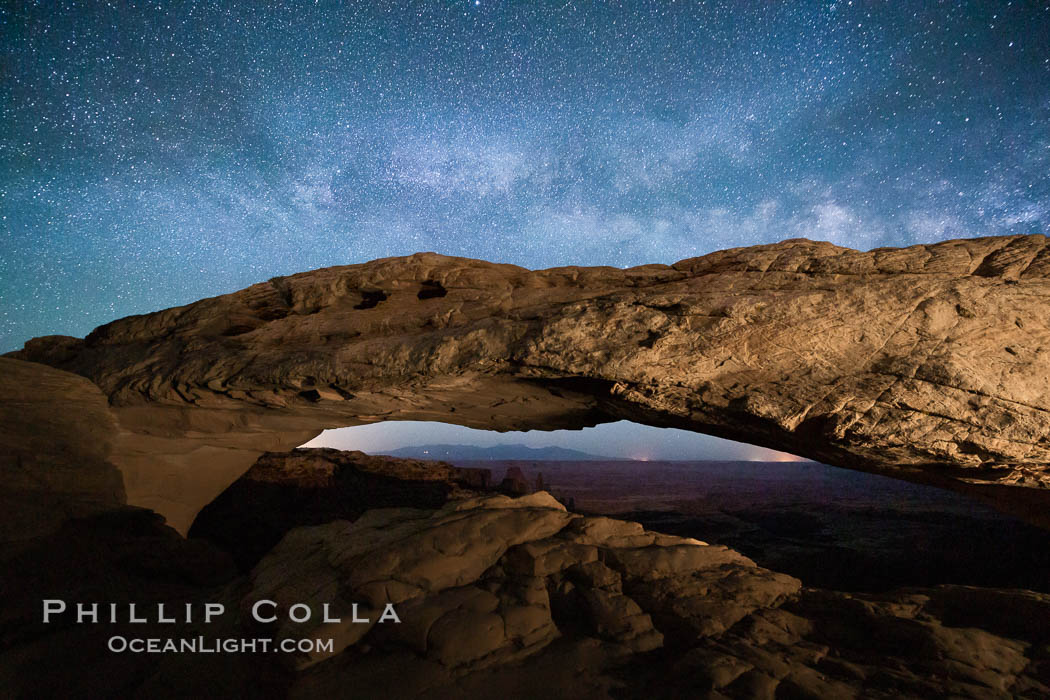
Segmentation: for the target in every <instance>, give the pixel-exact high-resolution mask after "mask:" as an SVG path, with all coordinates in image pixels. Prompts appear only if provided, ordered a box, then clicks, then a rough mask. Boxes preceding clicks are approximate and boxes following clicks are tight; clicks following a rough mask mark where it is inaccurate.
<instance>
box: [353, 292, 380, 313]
mask: <svg viewBox="0 0 1050 700" xmlns="http://www.w3.org/2000/svg"><path fill="white" fill-rule="evenodd" d="M386 299H387V296H386V292H384V291H382V290H375V291H364V290H362V292H361V303H359V304H357V305H356V306H354V308H355V309H374V308H375V307H377V306H379V304H380V303H381V302H384V301H386Z"/></svg>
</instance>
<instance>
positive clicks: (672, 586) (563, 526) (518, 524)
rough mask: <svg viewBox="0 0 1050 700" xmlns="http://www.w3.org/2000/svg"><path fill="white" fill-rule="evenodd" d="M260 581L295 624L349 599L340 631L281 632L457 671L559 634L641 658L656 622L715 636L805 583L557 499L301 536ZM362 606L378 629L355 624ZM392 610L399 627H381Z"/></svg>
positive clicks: (264, 593) (655, 642)
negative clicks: (292, 609) (586, 513)
mask: <svg viewBox="0 0 1050 700" xmlns="http://www.w3.org/2000/svg"><path fill="white" fill-rule="evenodd" d="M252 584H253V585H252V589H251V591H250V592H249V593H248V594H247V595H246V596H245V599H244V606H250V605H252V604H253V603H254V601H258V600H272V601H275V602H277V604H278V617H279V618H281V617H283V618H284V619H285V620H288V616H287V615H281V611H283V610H286V609H287V608H288V607H289V606H291V605H293V604H306V605H309V606H310V607H311V609H312V610H313V611H314V616H313V618H312V619H314V620H320V619H322V606H323V605H324V603H326V602H331V601H338V602H337V603H335V604H333V605H332V606H331V608H330V609H329V612H330V613H331V614H332V616H334V617H339V618H341V619H342V620H343V621H344V622H343V625H342V626H341V627H339V626H336V627H333V625H332V624H318V625H316V626H313V627H311V626H309V625H302V624H296V623H293V622H291V621H286V622H284V623H281V624H279V626H278V627H277V629H276V630H275V631H274V635H275V636H277V637H285V638H287V637H291V636H293V635H304V636H307V637H311V636H320V635H322V633H323V634H326V635H331V634H334V635H335V637H336V639H337V643H336V645H335V646H336V648H335V650H334V651H335V652H336V653H341V652H342V651H344V650H345V649H347V648H348V647H350V646H352V645H354V644H357V643H359V642H361V641H362V639H367V641H368V644H369V645H370V646H380V647H383V648H385V649H387V650H388V651H389V652H396V650H397V649H401V650H411V651H412V652H414V653H415V654H416V655H417V656H418V657H419V658H421V659H422V660H423V661H424V662H426V663H436V664H438V665H440V666H441V667H443V668H444V669H446V670H447V671H449V672H450V673H451V674H452V675H453V676H455V675H463V674H465V673H469V672H473V671H476V670H478V669H480V668H484V667H486V666H492V665H497V664H499V665H503V664H506V663H509V662H512V661H515V660H520V659H522V658H525V657H527V656H530V655H532V654H534V653H536V652H538V651H540V650H541V649H543V648H544V647H545V646H547V645H548V644H549V643H550V642H552V641H553V640H554V639H556V638H558V637H560V636H561V632H560V631H559V627H566V626H568V627H570V628H574V629H575V628H579V629H582V630H584V634H587V635H589V636H592V637H594V638H597V639H603V640H605V641H608V642H611V643H615V644H617V645H620V646H622V647H624V648H625V650H627V651H630V652H645V651H650V650H653V649H657V648H660V647H662V646H663V644H664V635H663V633H661V632H660V631H658V630H657V628H656V627H655V626H654V620H655V621H666V623H665V624H664V625H663V626H664V627H665V628H666V629H669V630H677V629H684V630H686V634H687V636H694V637H696V636H699V637H705V636H711V635H716V634H719V633H721V632H723V631H725V630H726V629H728V628H729V627H731V626H732V625H734V624H735V623H736V622H738V621H739V620H741V619H742V618H744V617H746V616H747V615H749V614H751V613H752V612H754V611H755V610H756V609H758V608H762V607H768V606H771V605H776V604H779V603H780V602H783V601H784V600H785V599H786V598H787V597H788V596H791V595H792V594H794V593H796V592H797V591H798V590H799V585H800V584H799V582H798V580H797V579H794V578H791V577H790V576H785V575H783V574H777V573H774V572H771V571H767V570H765V569H761V568H759V567H758V566H756V565H755V564H754V562H752V561H751V560H749V559H747V558H746V557H744V556H742V555H740V554H738V553H736V552H734V551H732V550H730V549H727V548H725V547H719V546H709V545H706V544H704V543H703V542H699V541H697V540H692V539H687V538H681V537H673V536H669V535H661V534H658V533H653V532H647V531H645V530H644V529H643V528H642V527H641V526H640V525H638V524H637V523H629V522H624V521H619V520H611V519H609V518H585V517H583V516H580V515H574V514H570V513H567V512H566V511H565V509H564V507H562V506H561V504H559V503H558V502H557V501H556V500H554V499H553V498H552V497H551V496H550V495H549V494H547V493H546V492H540V493H536V494H532V495H529V496H523V497H521V498H516V499H515V498H509V497H507V496H484V497H478V498H473V499H466V500H460V501H456V502H452V503H450V504H448V505H447V506H445V507H444V508H441V509H439V510H436V511H420V510H417V509H405V508H397V509H385V510H373V511H369V512H368V513H367V514H365V515H364V516H363V517H362V518H360V519H358V520H357V521H355V522H353V523H348V522H345V521H335V522H332V523H329V524H326V525H322V526H318V527H305V528H299V529H296V530H293V531H292V532H290V533H289V534H288V535H287V536H286V537H285V538H284V539H283V540H281V542H280V544H279V545H278V546H277V547H275V548H274V550H273V551H272V552H270V553H269V554H268V555H267V556H266V557H265V558H264V559H263V560H262V561H261V562H259V564H258V565H257V566H256V567H255V569H254V570H253V571H252ZM354 604H357V606H358V607H357V612H356V614H357V615H359V616H360V617H362V618H368V619H370V621H371V623H372V624H371V625H368V624H360V623H359V624H354V623H352V622H350V620H352V618H353V616H354V615H355V612H354V610H355V609H354V607H353V606H354ZM387 604H391V605H393V606H394V608H395V610H396V612H397V615H398V617H399V618H402V621H401V622H400V623H399V624H384V623H381V622H378V620H379V616H380V613H381V612H382V611H383V610H384V609H386V606H387ZM322 659H323V657H306V658H304V659H302V660H301V662H300V665H301V666H302V667H306V666H309V665H312V664H313V663H316V662H317V661H320V660H322Z"/></svg>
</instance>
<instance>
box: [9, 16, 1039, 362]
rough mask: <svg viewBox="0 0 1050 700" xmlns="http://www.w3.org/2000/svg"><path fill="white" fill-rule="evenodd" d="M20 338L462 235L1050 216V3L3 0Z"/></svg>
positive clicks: (579, 237)
mask: <svg viewBox="0 0 1050 700" xmlns="http://www.w3.org/2000/svg"><path fill="white" fill-rule="evenodd" d="M0 33H2V34H0V49H2V53H0V217H2V220H0V227H2V228H0V231H2V233H0V352H2V351H8V350H13V349H16V348H19V347H21V345H22V344H23V343H24V341H25V340H26V339H28V338H30V337H33V336H36V335H45V334H52V333H60V334H69V335H84V334H86V333H87V332H88V331H90V330H91V329H92V328H93V327H95V326H97V325H99V324H101V323H104V322H107V321H109V320H112V319H114V318H118V317H121V316H125V315H128V314H132V313H143V312H147V311H152V310H156V309H160V308H166V307H169V306H174V305H178V304H184V303H188V302H191V301H194V300H196V299H199V298H202V297H205V296H211V295H215V294H221V293H225V292H230V291H234V290H237V289H240V288H243V287H245V286H247V285H249V284H252V283H255V282H259V281H263V280H266V279H268V278H270V277H273V276H276V275H283V274H290V273H294V272H298V271H302V270H307V269H311V268H316V267H322V266H326V265H337V264H346V263H353V262H363V261H366V260H370V259H373V258H376V257H383V256H390V255H403V254H410V253H413V252H416V251H421V250H433V251H437V252H441V253H446V254H452V255H465V256H470V257H480V258H486V259H490V260H494V261H500V262H511V263H516V264H519V265H523V266H525V267H529V268H542V267H548V266H554V265H562V264H583V265H615V266H629V265H635V264H642V263H649V262H665V263H669V262H673V261H675V260H679V259H682V258H686V257H690V256H694V255H698V254H703V253H706V252H710V251H713V250H717V249H720V248H726V247H731V246H739V245H750V244H757V243H768V242H774V241H777V240H781V239H784V238H790V237H797V236H804V237H808V238H813V239H824V240H829V241H832V242H834V243H838V244H841V245H846V246H850V247H856V248H871V247H875V246H881V245H906V244H910V243H915V242H931V241H936V240H943V239H947V238H952V237H958V236H973V235H989V234H1004V233H1046V232H1047V223H1048V221H1050V175H1048V173H1050V2H1046V1H1044V2H991V1H988V0H983V1H980V2H953V3H948V2H932V1H930V2H927V1H923V2H909V1H907V0H894V2H873V1H868V0H853V1H852V2H850V1H849V0H843V1H839V2H803V1H794V2H774V1H766V2H758V1H756V2H741V1H737V0H726V1H725V2H715V1H711V2H671V1H666V2H646V1H642V0H639V1H636V2H577V1H575V0H558V1H557V2H542V1H541V0H530V1H523V2H503V1H499V0H468V1H455V2H450V1H444V2H438V1H431V2H369V3H363V2H336V1H335V0H317V1H316V2H312V1H309V2H281V3H265V2H262V1H261V0H259V1H255V0H253V1H251V2H242V1H238V0H223V1H221V2H193V1H189V2H169V1H166V0H157V1H155V2H125V1H121V2H104V1H103V0H84V1H83V2H67V1H64V0H46V1H42V2H27V1H25V0H21V1H19V0H14V1H12V2H5V3H3V4H2V5H0Z"/></svg>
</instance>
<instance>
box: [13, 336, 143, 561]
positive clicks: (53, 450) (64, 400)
mask: <svg viewBox="0 0 1050 700" xmlns="http://www.w3.org/2000/svg"><path fill="white" fill-rule="evenodd" d="M117 431H118V427H117V421H116V418H115V417H114V416H113V414H112V413H111V412H110V410H109V405H108V402H107V401H106V397H105V395H104V394H103V393H102V392H101V391H100V390H99V388H98V387H97V386H95V385H94V384H92V383H91V382H90V381H88V380H86V379H84V378H83V377H79V376H77V375H75V374H70V373H69V372H63V371H61V370H56V369H53V368H51V367H46V366H44V365H40V364H36V363H32V362H20V361H18V360H12V359H10V358H6V357H0V484H3V488H2V489H0V552H3V551H4V550H7V549H13V548H18V547H20V546H22V544H23V543H25V542H27V541H29V540H32V539H33V538H36V537H41V536H44V535H47V534H49V533H51V532H54V531H56V530H57V529H59V527H61V525H62V523H63V522H64V521H66V520H67V519H69V518H75V517H84V516H88V515H92V514H95V513H101V512H105V511H107V510H110V509H114V508H119V507H121V506H122V505H123V504H124V483H123V480H122V479H121V474H120V471H119V470H118V469H117V467H116V465H114V464H113V462H112V461H110V452H111V450H112V447H113V442H114V440H115V438H116V434H117Z"/></svg>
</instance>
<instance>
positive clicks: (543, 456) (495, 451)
mask: <svg viewBox="0 0 1050 700" xmlns="http://www.w3.org/2000/svg"><path fill="white" fill-rule="evenodd" d="M383 454H385V455H390V456H391V457H408V458H410V459H443V460H486V459H491V460H508V459H522V460H529V459H531V460H536V461H543V460H548V461H550V460H563V461H569V460H572V461H591V460H606V461H608V460H619V459H621V458H620V457H605V456H602V455H593V454H590V453H588V452H581V451H580V450H572V449H569V448H566V447H554V446H548V447H528V446H527V445H493V446H491V447H479V446H478V445H414V446H412V447H400V448H398V449H396V450H384V451H383Z"/></svg>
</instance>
